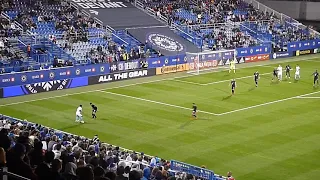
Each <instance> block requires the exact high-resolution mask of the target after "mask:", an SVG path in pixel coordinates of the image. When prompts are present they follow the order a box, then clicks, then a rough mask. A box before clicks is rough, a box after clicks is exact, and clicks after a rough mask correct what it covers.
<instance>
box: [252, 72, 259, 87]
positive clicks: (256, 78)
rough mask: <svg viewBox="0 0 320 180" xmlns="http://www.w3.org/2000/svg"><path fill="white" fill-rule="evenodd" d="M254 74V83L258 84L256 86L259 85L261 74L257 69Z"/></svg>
mask: <svg viewBox="0 0 320 180" xmlns="http://www.w3.org/2000/svg"><path fill="white" fill-rule="evenodd" d="M253 76H254V83H255V84H256V87H258V80H259V79H260V74H259V72H258V71H256V72H255V73H253Z"/></svg>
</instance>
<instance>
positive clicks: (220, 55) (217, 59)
mask: <svg viewBox="0 0 320 180" xmlns="http://www.w3.org/2000/svg"><path fill="white" fill-rule="evenodd" d="M228 52H231V53H232V54H231V55H228V56H230V58H227V60H226V62H225V63H224V62H223V59H224V55H225V54H226V53H228ZM203 55H204V56H203ZM206 55H212V56H214V58H212V59H211V60H207V59H208V58H206ZM236 56H237V55H236V50H235V49H228V50H218V51H203V52H199V53H191V52H186V58H187V63H188V64H189V70H188V72H187V73H190V74H194V75H199V74H200V72H201V71H210V70H214V69H217V68H220V67H221V66H222V67H223V66H224V65H229V64H230V61H231V60H236ZM204 63H206V64H208V65H209V67H207V68H206V67H203V64H204ZM210 63H211V64H210ZM215 63H217V64H215ZM221 63H223V64H221ZM219 66H220V67H219Z"/></svg>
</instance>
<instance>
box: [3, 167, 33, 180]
mask: <svg viewBox="0 0 320 180" xmlns="http://www.w3.org/2000/svg"><path fill="white" fill-rule="evenodd" d="M9 178H10V179H14V180H30V179H28V178H25V177H23V176H20V175H18V174H14V173H11V172H8V168H7V167H3V168H0V179H2V180H8V179H9Z"/></svg>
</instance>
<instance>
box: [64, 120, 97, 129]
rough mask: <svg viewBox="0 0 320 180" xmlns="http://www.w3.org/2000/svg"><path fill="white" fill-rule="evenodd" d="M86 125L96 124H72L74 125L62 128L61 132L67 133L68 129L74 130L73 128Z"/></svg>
mask: <svg viewBox="0 0 320 180" xmlns="http://www.w3.org/2000/svg"><path fill="white" fill-rule="evenodd" d="M85 124H95V123H93V122H85V123H84V124H81V123H76V122H75V124H72V125H69V126H64V127H62V128H60V130H62V131H67V130H68V129H73V128H76V127H80V126H82V125H85Z"/></svg>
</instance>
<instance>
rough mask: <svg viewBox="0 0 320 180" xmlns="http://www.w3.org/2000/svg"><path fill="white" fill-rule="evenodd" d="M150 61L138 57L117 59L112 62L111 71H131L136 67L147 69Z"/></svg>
mask: <svg viewBox="0 0 320 180" xmlns="http://www.w3.org/2000/svg"><path fill="white" fill-rule="evenodd" d="M147 68H148V63H147V61H146V60H145V59H138V60H133V61H128V62H126V61H115V62H112V63H110V73H114V72H121V71H129V70H134V69H147Z"/></svg>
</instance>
